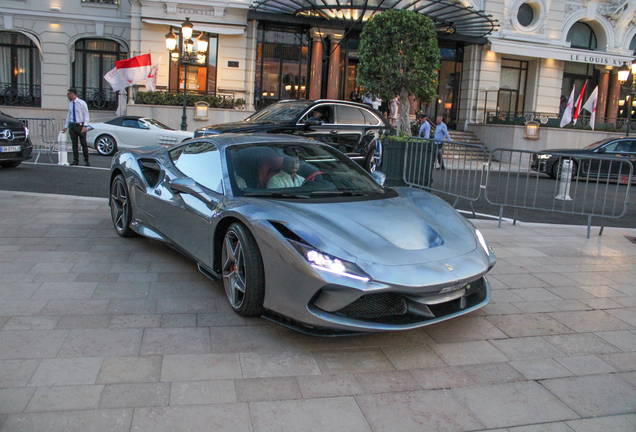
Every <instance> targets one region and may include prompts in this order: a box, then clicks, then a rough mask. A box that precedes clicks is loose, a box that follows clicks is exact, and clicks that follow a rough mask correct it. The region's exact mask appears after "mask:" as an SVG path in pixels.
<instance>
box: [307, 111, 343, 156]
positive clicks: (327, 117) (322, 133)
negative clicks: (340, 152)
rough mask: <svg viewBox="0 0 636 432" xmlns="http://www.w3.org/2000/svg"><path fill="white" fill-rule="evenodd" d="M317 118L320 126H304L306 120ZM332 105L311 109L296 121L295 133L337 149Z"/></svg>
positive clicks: (336, 131)
mask: <svg viewBox="0 0 636 432" xmlns="http://www.w3.org/2000/svg"><path fill="white" fill-rule="evenodd" d="M311 117H318V118H319V119H320V124H312V125H305V122H306V121H307V119H308V118H311ZM335 118H336V115H335V110H334V106H333V104H320V105H316V106H314V107H312V108H311V109H310V110H309V111H307V113H306V114H305V115H303V116H302V117H301V119H300V120H299V121H298V124H297V126H298V129H297V131H296V133H297V134H298V135H302V136H304V137H308V138H313V139H316V140H318V141H322V142H324V143H326V144H329V145H331V146H334V147H336V148H337V147H338V139H339V138H338V126H337V125H336V120H335Z"/></svg>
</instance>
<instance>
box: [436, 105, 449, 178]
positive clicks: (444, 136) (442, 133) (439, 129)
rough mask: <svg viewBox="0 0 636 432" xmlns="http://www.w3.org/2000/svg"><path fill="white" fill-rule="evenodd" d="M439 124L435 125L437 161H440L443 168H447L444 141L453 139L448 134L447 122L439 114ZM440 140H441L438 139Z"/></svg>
mask: <svg viewBox="0 0 636 432" xmlns="http://www.w3.org/2000/svg"><path fill="white" fill-rule="evenodd" d="M436 123H437V126H436V127H435V137H434V138H433V139H434V140H435V147H436V152H435V155H436V156H435V157H436V158H437V162H438V163H439V167H440V168H441V169H446V168H445V167H444V141H451V137H450V135H449V134H448V128H447V127H446V124H445V123H444V122H443V121H442V116H437V122H436ZM438 140H440V141H438Z"/></svg>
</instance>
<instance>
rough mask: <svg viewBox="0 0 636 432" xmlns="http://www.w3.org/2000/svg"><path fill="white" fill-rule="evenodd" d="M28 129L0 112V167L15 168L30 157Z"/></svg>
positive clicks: (18, 121) (30, 147) (31, 149)
mask: <svg viewBox="0 0 636 432" xmlns="http://www.w3.org/2000/svg"><path fill="white" fill-rule="evenodd" d="M32 151H33V146H32V145H31V140H30V139H29V129H28V128H27V127H26V126H25V125H24V124H23V123H22V122H21V121H20V120H18V119H16V118H13V117H11V116H10V115H8V114H5V113H3V112H0V167H2V168H15V167H17V166H18V165H20V164H21V163H22V161H23V160H27V159H31V152H32Z"/></svg>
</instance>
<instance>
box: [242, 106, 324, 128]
mask: <svg viewBox="0 0 636 432" xmlns="http://www.w3.org/2000/svg"><path fill="white" fill-rule="evenodd" d="M311 104H312V102H279V103H277V104H273V105H270V106H268V107H265V108H263V109H262V110H260V111H258V112H256V113H254V114H252V115H251V116H249V117H248V118H247V119H245V121H250V122H254V123H263V122H283V121H292V120H294V119H296V118H297V117H298V116H299V115H300V114H301V113H302V112H303V111H304V110H305V109H306V108H307V107H308V106H310V105H311Z"/></svg>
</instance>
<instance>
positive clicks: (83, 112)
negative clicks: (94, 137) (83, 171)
mask: <svg viewBox="0 0 636 432" xmlns="http://www.w3.org/2000/svg"><path fill="white" fill-rule="evenodd" d="M66 96H67V97H68V100H69V103H68V114H67V115H66V123H64V129H62V132H64V133H65V132H66V130H67V129H68V132H69V135H70V136H71V143H72V146H73V162H71V164H70V165H78V164H79V148H78V142H77V141H78V140H79V142H80V144H81V145H82V153H83V155H84V164H85V165H86V166H90V165H91V164H90V163H89V162H88V144H87V143H86V126H87V125H88V122H89V121H90V117H89V115H88V105H86V102H84V101H83V100H82V99H80V98H78V97H77V90H76V89H75V88H70V89H68V93H67V94H66Z"/></svg>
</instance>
